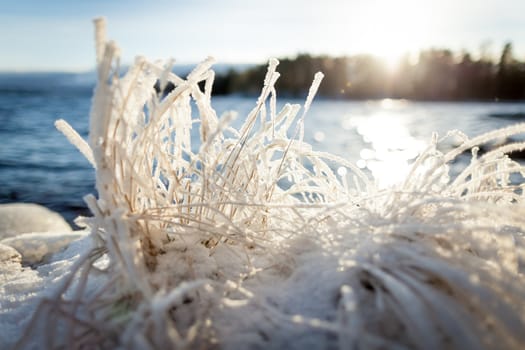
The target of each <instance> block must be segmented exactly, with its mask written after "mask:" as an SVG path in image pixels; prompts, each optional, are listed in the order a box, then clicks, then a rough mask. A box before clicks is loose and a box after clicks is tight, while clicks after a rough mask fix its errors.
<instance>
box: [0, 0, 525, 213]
mask: <svg viewBox="0 0 525 350" xmlns="http://www.w3.org/2000/svg"><path fill="white" fill-rule="evenodd" d="M524 14H525V1H523V0H499V1H497V0H463V1H461V2H459V1H457V0H419V1H416V0H368V1H359V0H326V1H309V0H290V1H276V0H267V1H264V2H262V1H241V0H223V1H216V2H213V1H203V0H194V1H177V0H172V1H167V0H160V1H150V2H145V1H140V2H139V1H134V0H132V1H124V0H113V1H108V0H92V1H83V2H72V1H65V0H56V1H47V2H43V1H37V0H27V1H17V2H13V1H7V0H0V48H1V49H0V50H1V51H0V52H1V54H0V203H8V202H20V201H22V202H36V203H40V204H43V205H45V206H47V207H49V208H51V209H53V210H57V211H59V212H60V213H61V214H63V215H64V216H65V217H66V219H67V220H68V221H70V222H71V221H72V220H73V219H74V218H75V217H76V216H77V215H79V214H83V215H86V214H87V213H88V212H87V210H86V207H85V204H84V202H83V200H82V197H83V196H84V195H85V194H87V193H93V192H94V191H95V189H94V172H93V170H92V169H91V168H90V166H89V164H88V162H87V161H86V160H84V159H83V158H82V156H81V155H80V154H79V153H78V152H77V151H76V150H75V149H74V147H73V146H71V145H70V144H69V143H68V142H67V140H66V139H65V137H63V136H62V135H61V134H60V133H59V132H57V131H56V130H55V128H54V125H53V123H54V121H55V120H56V119H58V118H63V119H66V120H67V121H68V122H69V123H70V124H71V125H72V126H73V127H74V128H75V129H76V130H77V131H79V133H80V134H81V135H82V136H84V137H87V133H88V117H89V108H90V101H91V94H92V91H93V87H94V84H95V74H94V61H95V54H94V42H93V28H92V19H93V18H94V17H98V16H101V15H102V16H105V17H106V18H107V19H108V33H109V37H110V38H111V39H113V40H115V41H116V42H117V43H118V44H119V46H120V48H121V51H122V64H123V65H124V66H126V65H127V64H129V63H130V62H133V59H134V56H135V55H139V54H140V55H144V56H146V57H148V58H150V59H158V58H163V59H165V58H169V57H173V58H175V59H176V65H175V68H174V71H175V73H177V74H180V75H182V76H184V75H185V74H187V73H188V72H189V71H190V70H191V68H192V67H193V66H194V65H195V64H196V63H198V62H199V61H201V60H203V59H204V58H206V57H207V56H210V55H211V56H214V57H215V58H216V59H217V61H218V63H217V65H216V66H215V71H216V73H217V77H216V81H215V84H214V98H213V105H214V107H215V109H216V110H217V112H218V114H219V115H220V114H221V113H223V112H225V111H228V110H236V111H238V112H239V119H240V120H242V117H243V116H244V115H246V114H247V113H248V112H249V110H250V109H251V108H252V107H253V106H254V104H255V98H254V96H256V95H258V93H259V90H260V88H261V86H262V81H263V77H264V73H265V71H266V62H267V61H268V59H269V58H270V57H277V58H279V60H280V62H281V64H280V65H279V67H278V71H279V72H280V73H281V78H280V79H279V81H278V83H277V91H278V96H279V98H280V106H282V105H283V104H284V103H285V102H292V103H302V102H303V99H304V97H305V96H306V94H307V92H308V88H309V86H310V83H311V81H312V79H313V75H314V74H315V72H317V71H322V72H324V73H325V79H324V81H323V83H322V85H321V88H320V90H319V94H318V98H317V100H316V102H314V104H313V107H312V109H311V111H310V112H309V114H308V115H307V118H306V133H305V137H306V139H307V141H309V142H311V143H312V144H313V145H314V147H315V148H316V149H318V150H323V151H329V152H332V153H335V154H338V155H340V156H343V157H345V158H347V159H349V160H351V161H353V162H355V163H356V164H357V165H358V166H359V167H361V168H362V169H364V170H365V171H367V172H369V173H370V174H372V175H374V176H375V177H376V179H377V181H378V182H379V183H380V184H381V185H388V184H391V183H394V182H396V181H398V180H399V179H400V178H402V177H403V176H404V175H405V174H406V172H407V167H408V165H409V164H410V162H411V161H413V159H414V158H415V157H416V156H417V154H418V153H419V152H421V150H422V149H424V148H425V146H426V145H427V144H428V142H429V140H430V137H431V134H432V132H434V131H436V132H438V133H439V134H440V135H442V136H443V135H445V134H446V132H447V131H448V130H451V129H459V130H461V131H463V132H464V133H465V134H467V135H468V136H475V135H478V134H480V133H482V132H485V131H488V130H492V129H494V128H498V127H503V126H506V125H510V124H513V123H517V122H521V121H525V15H524ZM447 142H448V143H445V145H448V146H449V147H453V146H454V145H455V144H456V143H457V142H459V141H458V140H456V139H455V138H450V139H449V140H448V141H447ZM511 156H513V157H515V159H517V160H519V161H522V159H521V157H522V156H523V155H522V154H514V155H511ZM468 161H469V156H468V155H464V156H463V157H462V158H460V160H459V164H452V167H453V169H454V167H457V168H459V167H461V166H462V165H464V164H466V163H467V162H468Z"/></svg>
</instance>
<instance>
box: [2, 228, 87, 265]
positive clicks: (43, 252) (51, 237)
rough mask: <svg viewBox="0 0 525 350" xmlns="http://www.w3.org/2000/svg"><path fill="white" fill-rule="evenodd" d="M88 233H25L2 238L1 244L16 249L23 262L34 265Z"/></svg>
mask: <svg viewBox="0 0 525 350" xmlns="http://www.w3.org/2000/svg"><path fill="white" fill-rule="evenodd" d="M87 233H88V231H73V232H58V233H57V232H37V233H24V234H20V235H18V236H16V237H10V238H6V239H4V240H1V241H0V244H2V245H6V246H10V247H12V248H14V249H16V251H18V252H19V253H20V255H21V258H22V262H23V263H24V264H29V265H32V264H38V263H41V262H42V261H44V260H45V259H46V258H47V257H49V256H50V255H51V254H54V253H56V252H58V251H60V250H62V249H64V248H65V247H67V246H68V245H69V244H70V243H71V242H72V241H75V240H77V239H79V238H81V237H83V236H85V235H87Z"/></svg>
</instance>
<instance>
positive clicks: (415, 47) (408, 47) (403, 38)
mask: <svg viewBox="0 0 525 350" xmlns="http://www.w3.org/2000/svg"><path fill="white" fill-rule="evenodd" d="M365 6H366V8H365V15H364V16H363V18H362V21H361V23H360V27H361V28H362V32H361V42H360V44H361V46H362V47H364V48H365V51H366V52H370V53H371V54H373V55H376V56H378V57H379V58H380V59H381V60H382V61H383V62H384V63H385V65H386V67H387V68H388V69H389V70H391V71H394V70H395V69H396V68H397V67H398V65H399V63H400V61H401V58H402V57H403V56H405V55H406V54H410V53H413V52H416V51H419V50H420V49H421V48H422V47H424V46H425V45H427V43H426V42H425V40H426V38H428V35H429V34H430V33H429V28H432V26H431V24H430V23H429V22H430V21H431V20H432V16H431V15H430V13H428V11H429V10H428V9H426V7H425V6H424V4H423V3H421V2H419V1H416V0H398V1H389V0H376V1H370V2H369V3H368V4H367V5H365Z"/></svg>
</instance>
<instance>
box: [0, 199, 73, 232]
mask: <svg viewBox="0 0 525 350" xmlns="http://www.w3.org/2000/svg"><path fill="white" fill-rule="evenodd" d="M68 231H71V226H69V224H68V223H67V222H66V221H65V220H64V218H63V217H62V216H61V215H60V214H58V213H56V212H54V211H52V210H49V209H47V208H46V207H43V206H41V205H38V204H33V203H10V204H0V239H3V238H8V237H14V236H17V235H19V234H21V233H30V232H60V233H63V232H68Z"/></svg>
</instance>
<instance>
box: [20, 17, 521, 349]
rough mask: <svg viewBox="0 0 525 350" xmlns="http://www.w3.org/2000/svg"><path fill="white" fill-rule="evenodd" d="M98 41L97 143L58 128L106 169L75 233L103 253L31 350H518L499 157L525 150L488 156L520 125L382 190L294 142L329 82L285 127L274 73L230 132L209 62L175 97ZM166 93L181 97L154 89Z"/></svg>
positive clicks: (83, 264) (52, 310) (516, 255)
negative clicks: (455, 168)
mask: <svg viewBox="0 0 525 350" xmlns="http://www.w3.org/2000/svg"><path fill="white" fill-rule="evenodd" d="M96 24H97V32H96V33H97V57H98V78H99V79H98V80H99V83H98V86H97V88H96V90H95V95H94V98H93V106H92V111H91V122H90V136H89V141H88V143H85V142H84V141H83V140H82V139H80V138H79V137H78V135H76V133H75V132H74V131H73V130H72V129H71V128H70V127H69V126H68V125H67V123H65V122H64V121H59V122H57V127H58V128H59V129H60V130H62V131H63V132H64V133H65V134H66V136H68V138H69V139H70V140H71V141H72V142H73V143H74V144H75V145H76V146H77V147H78V148H79V149H80V151H81V152H82V153H83V154H84V155H85V156H86V157H87V159H88V160H90V162H91V163H92V164H93V166H94V168H95V169H96V183H97V192H98V199H96V198H95V197H94V196H93V195H88V196H87V197H86V201H87V203H88V205H89V207H90V209H91V212H92V213H93V217H92V218H87V219H85V220H84V223H85V224H86V225H87V226H89V227H90V229H91V232H92V233H91V238H92V245H91V246H89V247H86V248H85V252H84V253H83V254H82V255H81V256H80V257H79V258H78V260H76V262H75V263H74V265H73V266H72V272H71V274H70V275H68V276H66V277H64V278H62V279H61V280H59V281H57V282H56V286H53V288H54V294H51V296H50V297H49V298H46V299H45V300H44V301H43V302H42V303H41V305H40V306H39V308H38V310H37V311H36V313H35V314H34V316H33V318H32V321H31V323H30V324H29V325H28V326H27V329H26V333H25V335H24V337H23V338H22V339H21V341H20V342H19V344H18V346H19V347H20V348H24V347H25V346H30V345H31V344H33V343H36V344H46V345H48V347H51V348H68V349H70V348H108V349H109V348H111V349H113V348H122V349H168V348H185V347H187V348H230V349H239V348H283V349H284V348H287V349H288V348H289V349H304V348H330V349H332V348H333V349H337V348H339V349H348V348H356V349H357V348H359V349H407V348H418V349H444V348H447V349H483V348H485V349H490V348H496V347H497V348H508V349H512V348H515V349H518V348H521V346H522V345H523V344H525V332H524V330H525V288H524V287H525V284H524V277H523V262H524V255H523V242H524V241H523V234H524V232H525V231H524V230H525V215H524V213H525V211H524V206H523V200H524V197H523V185H521V184H520V181H521V180H519V179H522V178H521V175H520V174H523V171H524V170H525V169H524V168H523V167H522V166H521V165H519V164H518V163H516V162H514V161H513V160H511V159H510V158H509V157H508V156H507V155H506V153H509V152H511V151H513V150H518V149H519V150H521V149H523V148H524V144H522V143H515V144H507V145H503V146H500V147H498V148H495V149H493V150H492V151H489V152H486V153H484V154H482V155H478V154H477V147H479V146H482V145H484V144H490V143H491V141H493V140H495V139H499V138H501V137H502V136H504V137H508V136H511V135H516V134H520V133H524V132H525V125H523V124H518V125H515V126H512V127H510V128H506V129H502V130H497V131H494V132H491V133H488V134H485V135H482V136H479V137H476V138H474V139H468V138H467V137H464V141H463V144H462V145H460V146H459V147H457V148H456V149H454V150H452V151H450V152H448V153H442V152H440V151H439V150H438V145H439V143H440V142H441V140H439V139H438V138H437V136H436V137H434V138H433V140H432V142H431V144H430V146H429V147H428V149H426V150H425V151H424V152H423V153H422V154H421V155H420V156H419V158H418V159H417V160H416V161H415V163H414V164H413V166H412V170H411V172H410V174H409V175H408V176H407V178H406V180H405V181H404V182H402V183H400V184H398V185H397V186H395V187H392V188H388V189H378V188H376V187H375V186H374V182H373V180H371V179H369V178H368V177H367V175H365V174H363V173H362V172H360V171H359V169H357V168H356V167H354V166H353V165H352V164H349V163H348V162H346V161H345V160H344V159H340V158H338V157H335V156H333V155H331V154H327V153H320V152H316V151H315V150H313V149H312V147H311V146H310V145H309V144H306V143H305V142H304V141H303V138H302V136H303V130H302V127H303V118H304V117H305V114H306V113H307V111H308V107H309V106H310V103H311V101H312V98H313V96H314V94H315V92H316V90H317V87H318V86H319V83H320V81H321V79H322V75H321V74H320V73H319V74H318V75H316V76H315V78H314V83H313V85H312V88H311V90H310V94H309V96H308V98H307V100H306V103H305V105H304V107H302V108H301V106H299V105H289V104H288V105H285V107H284V108H283V109H282V110H280V111H278V110H276V91H275V88H274V84H275V82H276V80H277V78H278V77H279V74H278V73H277V72H276V67H277V65H278V62H277V61H276V60H271V61H270V64H269V68H268V73H267V75H266V78H265V81H264V86H263V88H262V93H261V96H260V97H259V99H258V100H257V103H256V104H255V107H254V109H253V110H252V112H251V113H250V114H249V115H248V116H246V119H245V121H244V124H243V125H242V127H241V128H240V129H235V128H233V127H232V126H231V121H232V119H233V117H234V114H226V115H223V116H221V117H218V116H217V115H216V113H215V111H214V110H213V108H212V106H211V99H210V94H211V86H212V82H213V77H214V73H213V71H212V70H210V67H211V65H212V60H211V59H208V60H206V61H204V62H203V63H202V64H200V65H199V66H198V67H197V68H195V70H194V71H193V72H191V73H190V74H189V76H188V77H187V78H186V79H182V78H180V77H178V76H176V75H175V74H173V73H172V72H171V68H172V66H171V65H172V62H171V61H167V62H154V63H152V62H149V61H147V60H145V59H143V58H138V59H137V60H136V61H135V63H134V64H133V65H132V67H131V68H130V69H129V71H128V72H127V73H126V74H125V75H124V76H122V77H121V76H119V74H118V72H119V65H118V64H119V54H118V50H117V47H116V45H115V44H114V43H112V42H108V41H106V38H105V24H104V22H103V21H102V20H98V21H97V22H96ZM168 82H171V83H172V84H174V85H175V89H174V90H173V91H171V92H169V93H168V94H167V95H165V96H164V95H163V94H162V93H158V92H157V91H155V89H154V86H155V84H156V83H157V85H158V86H160V88H161V90H162V88H163V87H164V86H166V84H167V83H168ZM199 84H201V86H199ZM202 86H203V88H201V87H202ZM192 109H194V113H193V115H195V114H197V115H198V118H197V119H192ZM195 109H196V112H195ZM195 128H198V130H199V132H200V142H199V148H198V151H194V150H192V144H191V130H192V129H193V130H195ZM457 134H458V133H455V135H457ZM194 147H195V145H194ZM467 151H469V152H470V151H471V152H472V161H471V163H470V165H468V166H467V167H466V168H465V169H464V170H463V171H462V172H461V173H460V174H459V175H458V176H456V177H454V178H450V177H449V168H448V166H447V164H449V163H450V162H452V161H454V159H455V158H456V157H457V156H459V155H460V154H463V153H464V152H467ZM334 169H345V170H346V171H339V172H337V171H336V170H334ZM511 177H512V178H513V179H514V180H513V181H511ZM516 179H518V181H516Z"/></svg>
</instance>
